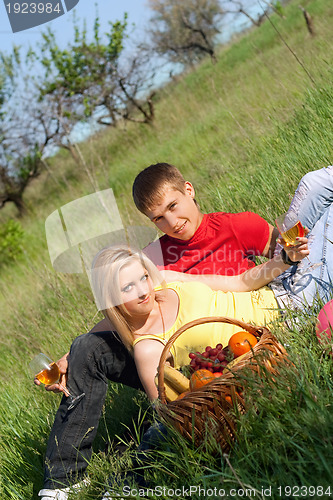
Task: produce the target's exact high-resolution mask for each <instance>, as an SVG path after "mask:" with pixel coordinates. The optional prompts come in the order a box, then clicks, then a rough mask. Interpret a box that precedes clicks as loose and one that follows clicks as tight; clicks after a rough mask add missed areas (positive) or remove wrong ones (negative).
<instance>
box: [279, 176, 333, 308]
mask: <svg viewBox="0 0 333 500" xmlns="http://www.w3.org/2000/svg"><path fill="white" fill-rule="evenodd" d="M289 212H291V213H293V214H295V215H296V216H297V217H298V219H299V220H300V221H301V222H302V224H303V225H304V226H306V227H308V229H309V230H310V233H309V236H308V238H309V250H310V255H309V258H308V259H303V260H302V261H301V262H300V264H298V265H297V266H296V265H295V266H292V267H291V268H290V269H289V270H288V271H285V272H284V273H283V274H281V276H279V277H278V278H277V279H276V280H274V281H273V282H272V283H271V284H270V287H271V288H272V290H273V292H274V294H275V297H276V299H277V301H278V304H279V306H280V307H282V308H284V307H291V308H300V307H301V308H303V307H306V306H307V305H312V304H313V302H314V300H315V299H317V298H320V299H321V300H323V301H324V302H327V301H328V300H330V299H331V298H332V293H333V166H329V167H325V168H322V169H320V170H315V171H313V172H308V173H307V174H306V175H305V176H304V177H303V178H302V179H301V181H300V183H299V185H298V187H297V190H296V192H295V195H294V197H293V199H292V202H291V204H290V207H289V210H288V213H289ZM277 251H279V249H277V250H276V252H277Z"/></svg>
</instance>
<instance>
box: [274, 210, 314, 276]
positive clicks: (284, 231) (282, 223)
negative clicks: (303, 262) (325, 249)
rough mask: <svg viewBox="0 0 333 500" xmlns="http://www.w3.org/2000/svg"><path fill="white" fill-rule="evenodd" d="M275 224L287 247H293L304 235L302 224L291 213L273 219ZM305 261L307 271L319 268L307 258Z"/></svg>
mask: <svg viewBox="0 0 333 500" xmlns="http://www.w3.org/2000/svg"><path fill="white" fill-rule="evenodd" d="M275 224H276V227H277V228H278V230H279V233H280V236H281V238H283V240H284V241H285V243H286V246H287V247H288V246H291V245H295V244H296V243H297V241H296V238H298V237H299V238H302V237H303V236H304V235H305V230H304V226H303V224H302V223H301V221H300V220H299V219H298V217H297V216H296V215H295V214H293V213H292V212H286V213H284V214H282V215H280V216H279V217H277V218H276V219H275ZM306 259H307V260H308V262H309V267H308V270H310V269H315V268H316V267H318V266H320V264H313V263H312V262H311V261H310V259H309V257H306Z"/></svg>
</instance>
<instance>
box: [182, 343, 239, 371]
mask: <svg viewBox="0 0 333 500" xmlns="http://www.w3.org/2000/svg"><path fill="white" fill-rule="evenodd" d="M189 357H190V359H191V361H190V368H191V370H192V371H196V370H201V369H206V370H208V371H210V372H212V373H215V372H221V371H222V370H223V368H224V367H225V366H226V365H227V364H228V361H229V358H230V352H229V349H228V347H225V348H224V349H223V346H222V344H217V345H216V347H211V346H207V347H206V348H205V350H204V351H203V352H198V351H197V352H190V354H189Z"/></svg>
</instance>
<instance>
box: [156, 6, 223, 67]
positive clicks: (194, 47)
mask: <svg viewBox="0 0 333 500" xmlns="http://www.w3.org/2000/svg"><path fill="white" fill-rule="evenodd" d="M148 5H149V7H150V9H151V10H152V11H153V12H154V15H153V17H152V18H151V20H150V33H151V42H152V45H153V47H154V49H155V50H156V52H157V53H158V54H160V55H164V56H167V58H168V59H169V61H171V62H174V63H182V64H185V65H189V64H190V65H191V64H193V63H195V62H197V61H198V60H200V59H201V58H202V57H204V56H206V55H210V57H211V58H212V59H213V60H214V59H215V58H216V54H215V48H214V47H215V37H216V35H217V34H218V33H219V32H220V30H219V26H220V22H221V20H222V16H223V10H222V7H221V5H220V3H219V1H218V0H149V1H148Z"/></svg>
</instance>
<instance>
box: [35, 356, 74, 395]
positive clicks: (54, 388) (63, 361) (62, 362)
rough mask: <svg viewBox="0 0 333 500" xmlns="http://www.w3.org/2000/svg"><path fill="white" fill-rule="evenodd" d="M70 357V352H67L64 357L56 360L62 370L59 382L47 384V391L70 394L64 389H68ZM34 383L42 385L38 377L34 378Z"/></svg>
mask: <svg viewBox="0 0 333 500" xmlns="http://www.w3.org/2000/svg"><path fill="white" fill-rule="evenodd" d="M68 359H69V352H67V353H66V354H65V355H64V356H63V357H62V358H60V359H58V361H56V364H57V365H58V368H59V371H60V379H59V383H56V384H52V385H46V386H45V390H46V391H51V392H55V393H59V392H63V393H64V394H65V395H66V396H68V393H67V394H66V392H65V390H64V388H65V389H66V384H67V370H68ZM34 383H35V384H36V385H41V383H40V381H39V380H38V379H36V378H35V379H34ZM59 384H61V385H62V387H60V385H59Z"/></svg>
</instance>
